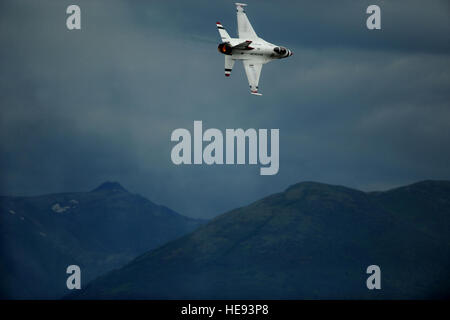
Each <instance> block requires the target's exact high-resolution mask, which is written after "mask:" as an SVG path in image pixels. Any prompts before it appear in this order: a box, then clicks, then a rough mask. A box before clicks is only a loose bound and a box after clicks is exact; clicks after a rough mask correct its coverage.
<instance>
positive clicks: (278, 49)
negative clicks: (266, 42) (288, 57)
mask: <svg viewBox="0 0 450 320" xmlns="http://www.w3.org/2000/svg"><path fill="white" fill-rule="evenodd" d="M273 51H275V52H276V53H278V54H281V55H282V56H284V55H285V54H286V53H287V51H288V50H287V49H286V48H285V47H275V48H274V49H273Z"/></svg>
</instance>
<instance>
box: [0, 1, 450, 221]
mask: <svg viewBox="0 0 450 320" xmlns="http://www.w3.org/2000/svg"><path fill="white" fill-rule="evenodd" d="M76 3H78V4H80V6H81V9H82V30H81V31H68V30H66V28H65V18H66V15H65V9H66V7H67V5H69V4H72V2H69V1H40V2H34V1H2V3H1V10H0V41H1V43H2V47H1V49H0V70H1V73H0V104H1V114H0V170H1V177H0V187H1V189H0V193H1V194H40V193H47V192H60V191H77V190H79V191H84V190H88V189H91V188H94V187H95V186H96V185H97V184H99V183H100V182H102V181H104V180H118V181H120V182H121V183H122V184H123V185H124V186H125V187H127V188H128V189H129V190H130V191H133V192H138V193H141V194H143V195H145V196H147V197H148V198H150V199H152V200H153V201H156V202H159V203H162V204H165V205H167V206H169V207H171V208H173V209H175V210H178V211H179V212H181V213H184V214H189V215H193V216H203V217H207V216H209V217H210V216H213V215H216V214H218V213H221V212H224V211H226V210H228V209H231V208H234V207H236V206H240V205H244V204H246V203H248V202H250V201H253V200H256V199H258V198H260V197H262V196H264V195H267V194H270V193H273V192H278V191H280V190H282V189H284V188H286V187H287V186H288V185H290V184H293V183H296V182H299V181H303V180H316V181H322V182H327V183H336V184H344V185H348V186H353V187H358V188H362V189H366V190H372V189H376V188H387V187H392V186H396V185H399V184H404V183H409V182H413V181H416V180H419V179H429V178H434V179H449V178H450V166H449V163H450V151H449V148H447V147H446V146H448V145H449V144H450V129H449V128H450V106H449V103H448V101H449V98H450V97H449V96H450V94H449V92H448V91H449V90H448V88H449V87H450V41H449V40H450V39H449V34H450V25H449V17H450V10H449V5H448V2H446V1H431V2H427V3H425V2H423V1H395V2H392V1H374V2H373V3H372V2H370V3H369V2H364V1H361V2H360V1H326V2H325V1H320V2H296V3H295V4H294V3H292V2H290V1H286V2H283V1H281V2H276V4H275V2H262V1H258V2H256V1H254V2H251V3H249V7H248V10H247V12H248V15H249V18H250V21H251V22H252V23H253V26H254V27H255V30H256V31H257V32H258V34H259V35H261V36H262V37H263V38H265V39H266V40H268V41H270V42H273V43H279V44H282V45H285V46H287V47H289V48H290V49H293V50H294V52H295V54H294V56H293V57H291V58H289V59H285V60H283V61H276V62H273V63H271V64H268V65H266V66H265V67H264V69H263V73H262V77H261V81H260V88H261V91H262V92H263V93H264V96H263V97H254V96H251V95H249V94H248V92H247V80H246V78H245V75H244V71H243V68H242V66H241V65H240V64H237V65H236V67H235V70H233V75H232V77H231V79H226V78H225V77H224V76H223V56H221V55H219V54H218V53H217V51H216V47H217V42H218V35H217V31H216V29H215V24H214V23H215V22H216V21H217V20H219V21H221V22H222V23H223V24H224V25H225V27H226V28H227V29H228V31H229V33H230V34H231V35H232V36H234V35H235V34H236V31H235V29H236V17H235V9H234V6H233V3H232V2H229V1H220V2H214V3H213V2H211V1H194V2H192V1H190V2H182V1H176V2H175V1H172V2H159V1H158V2H156V1H155V2H150V1H128V2H125V1H77V2H76ZM369 4H379V5H380V6H381V8H382V30H381V31H368V30H367V29H366V28H365V19H366V17H367V15H366V14H365V9H366V8H367V6H368V5H369ZM258 98H259V99H258ZM194 120H203V123H204V127H205V128H208V127H214V128H219V129H222V130H225V128H239V127H242V128H251V127H254V128H280V172H279V173H278V175H276V176H270V177H267V176H264V177H262V176H259V167H258V166H242V167H238V166H222V167H220V166H213V167H207V166H175V165H173V164H172V163H171V161H170V150H171V147H172V146H173V144H172V143H170V134H171V132H172V131H173V130H174V129H176V128H180V127H183V128H188V129H191V128H192V125H193V121H194Z"/></svg>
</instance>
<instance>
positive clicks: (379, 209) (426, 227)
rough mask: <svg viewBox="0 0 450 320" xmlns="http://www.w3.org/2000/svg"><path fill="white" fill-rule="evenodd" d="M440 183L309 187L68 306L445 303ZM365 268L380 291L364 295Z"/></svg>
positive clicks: (448, 204)
mask: <svg viewBox="0 0 450 320" xmlns="http://www.w3.org/2000/svg"><path fill="white" fill-rule="evenodd" d="M449 231H450V182H449V181H424V182H419V183H416V184H413V185H410V186H406V187H402V188H397V189H393V190H389V191H385V192H370V193H366V192H361V191H358V190H354V189H350V188H346V187H342V186H333V185H327V184H321V183H314V182H304V183H299V184H296V185H293V186H291V187H289V188H288V189H287V190H285V191H284V192H281V193H278V194H274V195H271V196H269V197H266V198H264V199H262V200H259V201H257V202H255V203H252V204H250V205H248V206H246V207H242V208H239V209H235V210H232V211H230V212H228V213H225V214H223V215H221V216H219V217H217V218H215V219H214V220H212V221H210V222H209V223H207V224H205V225H203V226H201V227H199V228H198V229H196V230H195V231H194V232H192V233H190V234H188V235H185V236H184V237H182V238H179V239H177V240H174V241H172V242H170V243H167V244H165V245H163V246H161V247H159V248H157V249H155V250H152V251H150V252H148V253H146V254H143V255H141V256H139V257H138V258H136V259H134V260H133V261H131V262H130V263H129V264H127V265H126V266H124V267H122V268H120V269H118V270H114V271H111V272H109V273H107V274H106V275H104V276H102V277H99V278H98V279H96V280H95V281H93V282H91V283H90V284H88V285H87V286H86V287H85V288H84V289H82V290H80V291H78V292H75V293H73V294H70V295H69V296H68V298H72V299H80V298H81V299H106V298H111V299H141V298H148V299H419V298H420V299H422V298H443V297H449V296H450V274H449V272H450V271H449V270H450V269H449V267H450V232H449ZM369 265H378V266H380V268H381V290H368V289H367V287H366V280H367V278H368V277H369V275H368V274H367V273H366V269H367V267H368V266H369Z"/></svg>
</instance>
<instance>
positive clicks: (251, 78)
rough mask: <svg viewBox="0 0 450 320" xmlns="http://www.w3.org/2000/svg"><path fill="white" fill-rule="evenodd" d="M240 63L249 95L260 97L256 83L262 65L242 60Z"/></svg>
mask: <svg viewBox="0 0 450 320" xmlns="http://www.w3.org/2000/svg"><path fill="white" fill-rule="evenodd" d="M242 63H243V64H244V69H245V73H246V74H247V79H248V84H249V85H250V91H251V93H252V94H254V95H258V96H261V93H258V83H259V76H260V75H261V69H262V63H261V62H256V61H252V60H243V61H242Z"/></svg>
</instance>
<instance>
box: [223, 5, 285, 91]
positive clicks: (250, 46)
mask: <svg viewBox="0 0 450 320" xmlns="http://www.w3.org/2000/svg"><path fill="white" fill-rule="evenodd" d="M246 6H247V5H246V4H245V3H236V8H237V25H238V38H231V37H230V35H229V34H228V32H227V31H226V30H225V28H224V27H223V25H222V24H221V23H220V22H217V23H216V25H217V29H218V31H219V34H220V37H221V39H222V43H221V44H219V47H218V50H219V52H220V53H222V54H224V55H225V76H226V77H229V76H230V74H231V70H233V66H234V63H235V61H236V60H242V63H243V64H244V69H245V73H246V74H247V79H248V84H249V85H250V93H251V94H254V95H258V96H261V95H262V94H261V93H259V92H258V83H259V77H260V75H261V69H262V66H263V64H265V63H267V62H270V61H272V60H275V59H282V58H287V57H290V56H292V55H293V53H292V51H291V50H289V49H286V48H285V47H280V46H276V45H274V44H271V43H269V42H267V41H265V40H264V39H261V38H260V37H258V35H257V34H256V32H255V30H253V27H252V25H251V24H250V21H249V20H248V18H247V15H246V14H245V11H244V7H246Z"/></svg>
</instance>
